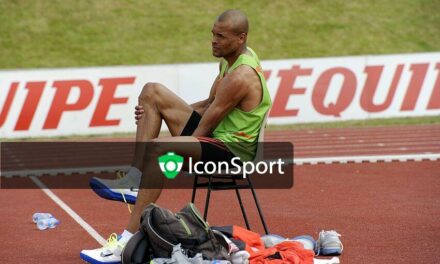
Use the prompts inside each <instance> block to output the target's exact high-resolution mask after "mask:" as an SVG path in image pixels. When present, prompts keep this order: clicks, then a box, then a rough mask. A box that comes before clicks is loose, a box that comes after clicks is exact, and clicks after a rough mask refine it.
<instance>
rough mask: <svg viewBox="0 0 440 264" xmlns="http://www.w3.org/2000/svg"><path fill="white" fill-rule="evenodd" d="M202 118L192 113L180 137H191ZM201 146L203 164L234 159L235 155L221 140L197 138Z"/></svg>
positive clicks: (194, 112)
mask: <svg viewBox="0 0 440 264" xmlns="http://www.w3.org/2000/svg"><path fill="white" fill-rule="evenodd" d="M201 119H202V116H201V115H200V114H199V113H197V112H196V111H193V112H192V114H191V116H190V118H189V120H188V122H187V123H186V125H185V127H184V128H183V131H182V133H181V134H180V135H181V136H191V135H192V134H193V133H194V131H195V130H196V128H197V126H198V125H199V122H200V120H201ZM197 139H198V140H199V141H200V144H201V146H202V158H201V160H202V161H203V162H207V161H214V162H219V161H227V162H231V160H232V159H233V158H234V157H235V155H234V154H233V153H232V152H231V151H230V150H229V149H228V148H227V147H226V145H225V143H223V142H222V141H221V140H218V139H215V138H210V137H197Z"/></svg>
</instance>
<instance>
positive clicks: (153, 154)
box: [126, 137, 202, 233]
mask: <svg viewBox="0 0 440 264" xmlns="http://www.w3.org/2000/svg"><path fill="white" fill-rule="evenodd" d="M153 142H155V143H159V144H158V145H152V147H151V148H149V149H146V152H145V156H144V166H143V170H142V180H141V185H140V189H139V193H138V196H137V200H136V204H135V206H134V210H133V212H132V213H131V217H130V220H129V223H128V225H127V229H126V230H127V231H129V232H131V233H135V232H136V231H137V230H138V229H139V222H140V218H141V215H142V212H143V210H144V209H145V207H146V206H147V205H148V204H150V203H153V202H155V201H156V200H157V199H158V198H159V196H160V193H161V192H162V188H156V187H159V186H162V184H163V179H164V176H163V174H162V172H161V170H160V168H159V165H158V162H157V157H158V156H160V155H163V154H165V153H166V152H168V151H173V152H176V153H178V154H179V155H181V156H183V157H192V159H193V160H194V162H197V161H199V160H200V158H201V153H202V148H201V145H200V143H199V141H198V140H197V138H195V137H167V138H158V139H155V140H153ZM160 142H162V144H160ZM172 142H179V143H180V142H188V143H192V144H168V143H172ZM152 187H154V188H152Z"/></svg>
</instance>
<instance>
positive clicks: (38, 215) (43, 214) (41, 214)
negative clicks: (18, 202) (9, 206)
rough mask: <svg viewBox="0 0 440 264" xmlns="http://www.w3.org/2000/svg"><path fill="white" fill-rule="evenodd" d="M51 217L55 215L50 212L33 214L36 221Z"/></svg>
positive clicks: (33, 219)
mask: <svg viewBox="0 0 440 264" xmlns="http://www.w3.org/2000/svg"><path fill="white" fill-rule="evenodd" d="M51 217H53V215H52V214H49V213H35V214H34V215H33V216H32V221H34V223H36V222H38V220H40V219H45V218H51Z"/></svg>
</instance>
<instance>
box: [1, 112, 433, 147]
mask: <svg viewBox="0 0 440 264" xmlns="http://www.w3.org/2000/svg"><path fill="white" fill-rule="evenodd" d="M428 124H440V116H424V117H405V118H386V119H385V118H384V119H369V120H353V121H340V122H322V123H303V124H295V125H268V126H267V127H266V131H276V130H286V129H288V130H308V129H329V128H330V129H331V128H363V127H377V126H399V125H428ZM169 135H170V134H169V133H168V132H166V131H164V132H161V134H160V136H169ZM135 136H136V134H135V133H114V134H110V135H108V134H106V135H85V136H83V135H72V136H62V137H40V138H20V139H2V140H1V141H3V142H11V141H56V140H60V141H81V140H84V141H93V140H95V139H96V140H99V139H102V138H115V139H118V138H119V139H130V140H131V139H133V140H134V138H135Z"/></svg>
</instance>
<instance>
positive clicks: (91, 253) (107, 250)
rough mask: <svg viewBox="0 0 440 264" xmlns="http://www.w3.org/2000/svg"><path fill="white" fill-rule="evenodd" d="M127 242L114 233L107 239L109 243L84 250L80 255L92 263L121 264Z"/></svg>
mask: <svg viewBox="0 0 440 264" xmlns="http://www.w3.org/2000/svg"><path fill="white" fill-rule="evenodd" d="M126 243H127V242H125V243H121V241H119V239H118V236H117V235H116V234H115V233H113V234H111V235H110V237H109V239H107V244H106V245H105V246H104V247H102V248H97V249H90V250H82V251H81V253H80V255H79V256H80V257H81V259H82V260H84V261H86V262H88V263H91V264H119V263H121V253H122V250H123V249H124V247H125V244H126Z"/></svg>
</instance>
